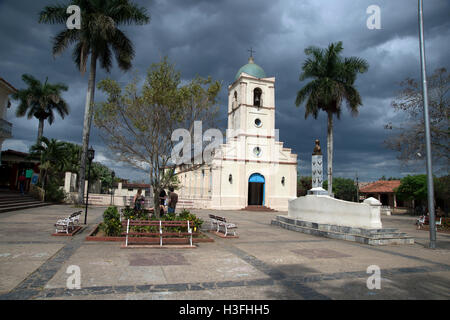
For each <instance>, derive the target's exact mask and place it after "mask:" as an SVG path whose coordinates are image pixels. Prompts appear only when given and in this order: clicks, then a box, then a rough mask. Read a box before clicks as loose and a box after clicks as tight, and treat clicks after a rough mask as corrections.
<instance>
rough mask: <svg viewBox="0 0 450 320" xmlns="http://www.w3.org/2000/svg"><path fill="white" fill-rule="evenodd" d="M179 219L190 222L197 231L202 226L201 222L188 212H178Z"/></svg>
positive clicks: (184, 210)
mask: <svg viewBox="0 0 450 320" xmlns="http://www.w3.org/2000/svg"><path fill="white" fill-rule="evenodd" d="M179 218H180V219H181V220H189V221H191V222H192V223H193V224H194V226H195V227H196V228H197V230H199V229H200V228H201V226H202V224H203V220H202V219H200V218H199V217H197V216H196V215H195V214H193V213H190V212H189V210H186V209H183V211H181V212H180V214H179Z"/></svg>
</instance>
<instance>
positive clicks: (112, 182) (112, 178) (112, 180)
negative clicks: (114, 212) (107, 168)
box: [111, 171, 116, 205]
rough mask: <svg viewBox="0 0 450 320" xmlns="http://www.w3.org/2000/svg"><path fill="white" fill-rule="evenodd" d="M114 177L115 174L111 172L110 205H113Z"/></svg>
mask: <svg viewBox="0 0 450 320" xmlns="http://www.w3.org/2000/svg"><path fill="white" fill-rule="evenodd" d="M115 176H116V173H115V172H114V171H113V172H111V205H114V196H113V195H114V189H113V188H114V177H115Z"/></svg>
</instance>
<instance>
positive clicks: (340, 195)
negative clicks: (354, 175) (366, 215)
mask: <svg viewBox="0 0 450 320" xmlns="http://www.w3.org/2000/svg"><path fill="white" fill-rule="evenodd" d="M323 187H324V189H328V181H327V180H325V181H324V182H323ZM333 193H334V196H335V197H336V198H337V199H341V200H346V201H356V200H357V190H356V185H355V182H354V181H353V180H352V179H346V178H338V177H336V178H334V181H333Z"/></svg>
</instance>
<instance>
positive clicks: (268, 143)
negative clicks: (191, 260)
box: [178, 57, 297, 211]
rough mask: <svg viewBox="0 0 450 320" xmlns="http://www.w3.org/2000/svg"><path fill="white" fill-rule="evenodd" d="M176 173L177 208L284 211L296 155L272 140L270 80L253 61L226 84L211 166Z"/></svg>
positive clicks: (293, 192) (272, 81)
mask: <svg viewBox="0 0 450 320" xmlns="http://www.w3.org/2000/svg"><path fill="white" fill-rule="evenodd" d="M182 171H183V170H181V173H180V174H179V175H178V176H179V181H180V183H181V188H180V189H179V190H178V194H179V197H180V205H181V206H184V205H186V204H189V206H192V207H194V208H208V209H222V210H239V209H244V208H246V207H248V206H263V207H267V208H271V209H274V210H278V211H287V209H288V200H290V199H294V198H296V193H297V155H296V154H293V153H292V152H291V149H289V148H285V147H284V145H283V143H282V142H280V141H278V130H277V129H276V128H275V78H274V77H266V74H265V72H264V70H263V69H262V68H261V67H260V66H258V65H257V64H255V63H254V59H253V57H250V59H249V62H248V63H247V64H246V65H244V66H243V67H242V68H240V69H239V71H238V72H237V74H236V77H235V79H234V81H233V83H232V84H231V85H229V86H228V128H227V133H226V143H224V144H221V145H220V146H219V147H218V148H217V149H216V152H215V154H214V157H213V160H212V162H211V163H209V164H207V165H204V166H202V167H201V168H199V169H197V170H194V171H188V172H182Z"/></svg>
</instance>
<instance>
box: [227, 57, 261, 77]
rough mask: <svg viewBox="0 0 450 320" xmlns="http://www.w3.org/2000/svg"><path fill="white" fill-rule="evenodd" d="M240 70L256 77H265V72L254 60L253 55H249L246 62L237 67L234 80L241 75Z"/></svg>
mask: <svg viewBox="0 0 450 320" xmlns="http://www.w3.org/2000/svg"><path fill="white" fill-rule="evenodd" d="M242 72H245V73H247V74H249V75H251V76H253V77H256V78H265V77H266V73H265V72H264V70H263V68H261V67H260V66H258V65H257V64H256V63H255V62H254V60H253V57H250V58H249V59H248V63H247V64H246V65H244V66H242V67H241V68H240V69H239V71H238V72H237V73H236V77H235V78H234V81H236V80H237V79H239V76H240V75H241V73H242Z"/></svg>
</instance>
